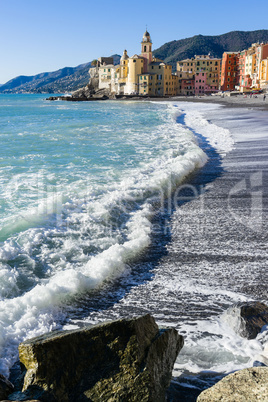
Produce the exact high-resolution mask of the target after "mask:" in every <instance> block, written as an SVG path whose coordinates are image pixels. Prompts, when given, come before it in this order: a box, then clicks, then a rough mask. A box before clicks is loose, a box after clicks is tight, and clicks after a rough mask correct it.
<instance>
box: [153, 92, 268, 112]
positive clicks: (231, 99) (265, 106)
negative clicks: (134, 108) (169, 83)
mask: <svg viewBox="0 0 268 402" xmlns="http://www.w3.org/2000/svg"><path fill="white" fill-rule="evenodd" d="M146 100H150V99H149V98H148V99H146ZM152 100H153V101H154V102H159V101H161V102H163V101H166V102H193V103H213V104H220V105H223V106H225V107H229V108H234V107H235V108H248V109H255V108H257V109H260V110H265V111H268V97H267V99H266V100H263V94H262V95H256V96H255V95H254V96H253V97H252V98H250V97H249V95H247V97H245V96H244V95H237V96H224V98H223V97H221V96H219V95H213V96H212V95H211V96H202V97H197V96H174V97H172V98H153V99H152Z"/></svg>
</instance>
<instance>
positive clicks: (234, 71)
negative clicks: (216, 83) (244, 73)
mask: <svg viewBox="0 0 268 402" xmlns="http://www.w3.org/2000/svg"><path fill="white" fill-rule="evenodd" d="M238 66H239V52H224V53H223V56H222V66H221V81H220V88H221V90H222V91H233V90H234V89H235V87H236V86H237V85H239V78H238Z"/></svg>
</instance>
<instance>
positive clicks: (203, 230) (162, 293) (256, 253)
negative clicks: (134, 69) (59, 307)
mask: <svg viewBox="0 0 268 402" xmlns="http://www.w3.org/2000/svg"><path fill="white" fill-rule="evenodd" d="M154 100H155V99H154ZM163 100H164V101H165V102H166V101H167V99H163ZM204 100H206V98H204ZM172 101H173V103H176V101H175V102H174V99H172ZM181 101H182V103H184V102H185V99H184V98H183V99H181ZM200 102H203V103H209V102H204V101H203V99H202V100H201V101H200ZM192 103H194V102H192ZM215 104H219V102H215ZM110 105H112V102H111V103H110ZM110 105H107V106H108V107H110ZM185 105H186V103H184V105H182V108H186V106H185ZM228 105H229V104H228ZM101 106H102V105H101ZM114 106H115V104H113V106H112V107H114ZM123 106H124V105H123ZM127 106H128V105H127ZM132 106H137V105H132ZM144 106H145V109H146V105H144ZM159 106H160V105H159ZM178 106H179V108H180V104H179V102H178ZM141 107H142V106H141ZM79 108H80V107H79ZM203 108H204V106H203ZM200 109H202V107H200ZM208 109H210V111H209V113H208V114H207V115H206V119H207V121H208V122H211V121H212V122H216V124H217V121H218V122H219V123H220V124H221V123H222V124H224V125H226V124H227V126H228V124H229V123H230V127H233V125H234V122H235V125H236V126H237V127H236V133H235V134H234V135H235V137H236V140H237V141H236V144H235V148H234V149H233V151H231V152H230V153H227V155H226V156H224V155H221V154H219V153H217V152H216V151H215V149H213V147H212V146H211V144H209V143H208V141H207V139H206V138H205V137H202V135H199V136H198V133H195V134H197V138H198V140H199V144H200V146H201V148H202V149H206V150H207V152H209V153H210V154H209V157H210V160H209V163H208V164H207V165H206V166H205V167H203V168H202V169H201V170H200V171H198V172H195V173H194V174H193V175H191V177H189V181H188V180H187V184H186V185H185V188H186V190H187V189H188V190H189V189H190V190H191V189H198V190H199V191H197V192H196V195H197V196H196V197H192V194H191V193H190V194H186V199H187V200H186V201H185V202H182V203H181V204H180V205H179V204H178V206H179V208H176V206H175V212H174V214H171V216H170V217H169V218H170V220H169V222H170V225H169V228H170V230H169V231H168V232H164V231H163V233H160V235H159V237H158V238H155V239H154V240H155V243H154V245H153V246H154V249H153V250H152V251H154V254H153V253H151V254H148V253H147V251H146V252H145V253H144V254H143V257H144V261H141V262H140V261H139V262H138V263H137V265H135V262H134V263H133V265H131V268H133V270H132V273H131V274H130V275H128V276H126V277H125V279H124V278H120V279H119V280H118V282H121V285H122V289H123V290H124V291H123V292H120V289H119V291H118V295H114V294H112V295H109V296H108V297H107V294H105V293H109V292H108V291H107V292H106V291H105V288H104V291H102V292H100V294H99V300H98V301H99V303H98V304H97V303H94V300H93V299H94V292H93V297H92V299H91V300H90V303H89V302H88V300H85V305H86V308H88V311H90V310H91V308H92V310H91V311H90V313H89V315H90V318H92V320H93V321H94V319H95V320H96V321H97V320H103V318H104V320H105V319H109V314H111V315H112V314H115V315H116V314H119V315H120V316H130V315H132V316H133V315H136V314H139V313H141V314H142V313H146V312H147V311H148V312H151V313H152V314H154V316H156V318H157V321H158V323H160V324H162V325H164V324H166V325H169V326H172V327H175V328H177V329H178V330H179V332H180V330H182V332H183V331H184V332H186V331H187V336H186V339H187V345H186V350H184V351H183V352H182V354H181V356H179V360H178V361H177V364H176V366H175V370H174V382H173V384H172V387H173V391H172V398H173V396H174V395H176V394H177V392H178V394H180V393H182V394H183V395H184V393H185V386H184V385H185V383H187V382H188V384H192V389H191V390H190V391H189V390H188V392H189V394H190V395H191V397H192V393H193V388H195V386H197V387H202V380H204V381H203V383H204V382H206V387H207V383H208V382H209V381H208V380H207V377H206V375H207V374H204V373H202V372H201V373H196V372H191V367H190V364H189V362H190V363H195V362H196V360H195V359H197V365H199V363H200V364H201V368H203V367H204V371H205V370H210V381H212V382H213V380H215V378H214V376H216V379H219V376H222V375H224V374H222V373H226V372H227V371H228V370H229V371H231V370H232V369H233V368H232V367H231V366H230V365H229V366H228V364H227V365H226V367H224V364H223V363H222V362H221V365H220V367H219V362H218V361H216V363H215V365H214V366H213V364H210V365H209V364H208V365H207V367H206V366H205V365H204V366H202V364H203V363H204V362H202V359H201V362H200V361H198V356H201V357H202V356H204V355H205V354H208V355H209V354H210V351H212V352H211V355H213V354H214V351H215V349H216V347H218V346H219V350H218V351H217V353H218V354H219V355H221V354H224V353H225V350H224V346H223V345H224V342H227V341H228V342H230V343H231V345H228V348H229V350H231V352H230V353H234V355H235V356H236V353H237V355H238V360H239V358H240V356H239V351H238V352H236V351H235V347H234V346H236V342H237V343H238V342H240V343H242V345H243V346H244V347H242V348H241V350H243V349H245V353H244V354H243V353H242V358H243V359H244V360H245V359H246V357H247V353H248V342H247V341H245V342H244V341H243V340H242V341H240V339H238V338H235V342H233V338H231V337H232V336H233V335H232V333H231V332H228V331H229V330H228V328H230V322H228V323H227V324H226V326H224V325H225V324H223V322H222V319H221V315H222V314H223V313H226V312H227V309H228V308H229V307H230V306H232V305H233V303H235V302H237V301H239V300H248V299H259V298H261V299H262V300H264V301H265V298H266V293H265V292H266V283H267V273H266V266H267V260H268V258H267V256H266V254H265V250H266V248H265V244H267V234H266V233H267V230H266V226H265V225H266V222H265V219H264V218H265V215H266V213H267V205H266V204H265V202H267V201H266V200H267V177H266V172H267V159H268V158H267V154H268V150H267V146H266V143H267V138H268V135H266V136H262V135H261V129H260V130H259V129H257V128H258V127H256V126H257V123H258V117H260V116H261V115H263V116H267V114H266V113H263V112H262V111H260V110H261V109H260V108H258V110H257V109H256V108H255V109H254V110H252V111H250V110H246V109H245V108H240V109H238V108H235V109H234V110H233V111H232V108H231V107H230V106H228V108H226V109H225V110H224V113H222V111H223V108H222V107H221V106H218V107H215V108H214V107H213V106H212V107H211V108H210V107H209V108H208ZM247 109H248V108H247ZM211 110H212V113H211ZM217 110H218V111H219V110H221V116H220V119H221V120H219V114H220V113H218V112H217ZM241 110H242V111H241ZM214 111H215V113H214ZM217 113H218V116H217ZM217 119H218V120H217ZM254 119H255V121H254ZM243 120H245V121H246V123H248V126H247V124H246V125H244V126H243V125H242V129H241V127H238V126H239V122H240V121H243ZM266 121H267V119H266ZM177 123H179V124H181V123H182V120H181V119H177ZM186 123H187V122H186ZM220 124H219V125H220ZM267 126H268V125H266V126H265V124H264V127H263V128H264V129H265V130H266V134H267ZM245 128H246V129H247V130H246V131H247V132H246V133H244V132H243V131H245ZM170 131H172V129H171V130H170ZM192 131H193V130H192ZM254 135H255V136H256V137H255V138H254ZM148 138H149V140H150V141H151V139H150V136H148ZM256 173H258V174H257V175H256ZM259 173H261V174H259ZM244 181H245V183H246V188H244V189H242V190H243V191H244V192H242V194H240V193H239V191H238V193H236V192H234V191H233V190H235V189H236V186H237V185H238V184H239V183H240V188H241V183H242V184H243V183H244ZM243 185H244V184H243ZM251 185H252V191H251V188H249V187H250V186H251ZM182 187H183V186H182ZM260 189H261V191H262V194H261V198H262V201H263V205H262V207H263V209H262V214H263V215H262V219H264V222H263V224H264V226H263V227H261V229H260V227H259V226H258V224H259V222H258V214H257V212H258V211H257V210H256V208H255V209H254V208H253V215H252V214H251V212H252V210H251V200H253V201H254V202H255V201H257V200H258V197H257V195H258V194H259V193H258V192H259V191H260ZM175 194H176V195H181V194H180V192H179V191H175ZM187 197H188V198H187ZM182 199H183V196H182ZM174 200H175V198H174ZM253 206H254V204H253ZM256 206H257V207H258V206H260V204H258V203H257V205H256ZM241 215H242V218H243V219H242V221H241V219H240V218H241ZM165 218H166V216H165V217H163V219H162V221H161V222H160V220H159V222H158V221H156V228H160V226H161V228H160V229H165V228H166V227H167V226H165V225H166V222H164V219H165ZM169 218H168V219H169ZM250 218H252V219H251V220H250ZM253 218H254V219H253ZM256 219H257V221H256V222H255V223H257V228H255V229H254V220H256ZM153 223H154V222H153ZM252 226H253V227H252ZM263 230H265V232H264V233H263ZM163 236H166V237H167V238H166V241H163ZM155 237H157V236H155ZM161 248H162V250H161ZM157 253H158V254H157ZM154 259H155V260H154ZM137 266H139V268H137ZM133 271H136V272H134V273H133ZM135 273H136V277H135ZM114 289H115V290H116V291H117V290H118V288H117V287H116V283H115V284H114ZM95 293H97V292H95ZM109 298H110V299H109ZM95 300H96V299H95ZM81 306H82V307H84V306H83V301H82V302H81ZM81 306H80V307H81ZM80 310H81V309H80ZM91 312H93V314H91ZM76 314H78V317H77V318H78V322H79V323H80V322H81V326H83V324H84V322H83V319H81V316H79V308H78V309H77V312H76ZM229 318H230V317H229ZM229 318H228V314H227V321H228V319H229ZM74 322H75V320H74ZM217 325H218V327H217ZM226 332H227V337H226ZM211 335H212V336H211ZM191 336H192V338H191ZM228 336H229V338H228ZM210 337H211V339H210ZM213 338H215V339H216V341H217V342H216V341H214V340H213ZM206 342H210V343H209V344H207V343H206ZM213 342H214V343H213ZM232 342H233V343H232ZM216 343H217V344H216ZM229 346H230V347H229ZM228 348H227V349H228ZM252 349H254V348H252ZM189 350H190V353H189ZM191 350H192V355H191ZM217 353H215V355H217ZM250 353H251V352H250ZM249 356H250V358H251V357H252V354H251V355H250V354H249ZM256 356H257V355H256V353H255V357H256ZM227 357H228V356H227ZM191 359H192V361H191ZM243 359H242V360H243ZM244 360H243V364H245V362H244ZM205 363H211V362H210V361H209V362H206V361H205ZM212 363H213V362H212ZM227 363H230V362H229V361H227ZM217 365H218V366H217ZM215 367H216V369H215ZM200 370H201V369H200ZM216 370H218V373H216V374H215V372H216ZM182 371H183V374H181V373H182ZM187 371H188V374H187ZM213 371H214V373H213ZM189 373H190V374H189ZM207 376H208V375H207ZM200 383H201V385H200ZM178 384H179V385H178ZM181 384H182V388H184V389H183V390H182V391H181V390H178V388H179V387H180V386H181ZM186 388H187V386H186ZM189 388H191V385H190V386H189ZM186 391H187V390H186ZM174 398H175V397H174ZM171 400H172V399H170V401H171ZM173 400H176V399H173ZM187 400H189V401H190V400H191V399H190V396H189V399H187Z"/></svg>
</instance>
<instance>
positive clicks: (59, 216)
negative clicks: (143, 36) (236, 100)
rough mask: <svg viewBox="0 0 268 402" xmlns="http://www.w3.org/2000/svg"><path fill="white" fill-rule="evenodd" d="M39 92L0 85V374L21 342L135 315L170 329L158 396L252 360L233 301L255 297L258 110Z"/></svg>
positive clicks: (258, 284)
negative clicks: (174, 350)
mask: <svg viewBox="0 0 268 402" xmlns="http://www.w3.org/2000/svg"><path fill="white" fill-rule="evenodd" d="M45 98H46V96H45V95H44V94H37V95H29V94H25V95H24V94H18V95H15V94H14V95H0V151H1V152H0V189H1V191H0V373H1V374H3V375H5V376H7V377H8V376H9V375H11V376H12V373H13V375H14V373H16V370H17V369H18V345H19V343H20V342H22V341H23V340H25V339H27V338H31V337H34V336H37V335H41V334H43V333H45V332H48V331H53V330H56V329H64V330H66V329H67V330H68V329H74V328H81V327H83V326H85V325H93V324H97V323H99V322H103V321H106V320H110V319H118V318H122V317H133V316H137V315H141V314H147V313H150V314H152V315H153V316H154V317H155V319H156V322H157V324H158V325H159V326H165V327H167V326H169V327H174V328H176V329H177V330H178V331H179V333H180V334H182V335H183V336H184V338H185V346H184V347H183V349H182V351H181V352H180V354H179V356H178V358H177V360H176V363H175V366H174V371H173V378H172V382H171V387H170V390H169V392H168V398H169V400H170V401H176V400H179V398H181V399H180V400H185V401H190V400H195V399H194V398H195V396H196V395H197V394H198V393H199V392H201V390H202V389H205V388H207V387H208V386H210V385H212V384H213V383H214V382H216V381H217V380H219V379H220V378H222V377H223V376H224V375H226V374H228V373H230V372H232V371H235V370H238V369H241V368H245V367H251V366H253V365H256V364H257V365H258V364H259V365H262V364H265V363H263V362H265V357H263V356H264V355H265V348H266V345H267V342H268V330H267V329H265V328H264V329H263V331H262V332H261V333H260V334H259V335H258V337H257V338H256V339H254V340H247V339H245V338H242V337H241V336H240V335H239V325H240V324H239V320H238V309H237V307H236V305H237V303H239V302H246V301H249V300H259V301H266V302H267V289H266V285H265V283H267V273H266V271H267V268H266V267H267V231H266V229H265V228H264V223H263V218H264V215H263V213H264V208H263V207H262V205H260V204H259V203H258V200H259V199H260V194H262V190H261V184H262V180H263V178H264V168H267V163H266V162H265V160H266V161H267V159H266V157H267V152H266V151H264V147H263V145H264V144H267V136H268V129H267V122H268V118H267V112H262V111H254V110H248V109H243V110H242V109H237V108H236V109H227V108H224V107H223V106H221V105H217V104H209V103H207V104H206V103H191V102H175V101H174V102H166V101H163V102H156V101H130V100H128V101H123V100H121V101H112V100H111V101H94V102H67V101H53V102H51V101H48V100H46V99H45ZM253 132H254V133H255V135H256V137H255V139H254V138H252V137H253V135H252V133H253ZM264 140H265V141H266V142H265V141H264ZM254 141H255V142H254ZM266 149H267V147H266ZM254 150H255V151H254ZM260 150H261V151H260ZM257 151H258V152H257ZM254 152H255V153H254ZM265 152H266V153H265ZM250 153H251V155H255V159H254V161H258V164H259V165H258V166H257V165H256V164H255V165H254V164H253V165H252V163H253V162H252V161H250V162H249V163H248V158H249V154H250ZM262 161H263V162H262ZM262 163H263V164H262ZM246 166H251V168H250V169H246V168H245V167H246ZM241 172H242V173H241ZM243 180H244V181H243ZM250 180H251V181H254V183H257V184H256V185H258V188H257V190H255V192H253V193H252V192H251V193H250V194H251V196H252V197H253V201H254V203H253V206H254V208H253V212H252V208H251V209H247V211H246V212H245V211H244V210H243V208H248V207H247V205H248V204H247V202H249V197H248V193H247V194H246V195H245V196H243V197H242V199H241V197H240V198H239V197H238V196H239V194H240V192H241V191H242V192H243V189H244V190H245V191H246V190H247V183H248V182H250ZM243 186H244V187H243ZM227 188H228V189H227ZM223 189H226V192H224V194H227V190H228V196H226V197H225V195H223ZM252 194H253V195H252ZM254 197H255V198H254ZM258 197H259V198H258ZM225 198H226V199H227V200H228V218H226V213H225V212H224V211H225V209H224V208H223V201H222V200H223V199H225ZM239 200H240V201H241V203H239ZM245 205H246V207H245ZM250 205H251V204H250ZM245 214H246V215H245ZM249 271H250V273H249ZM266 352H267V350H266ZM183 398H184V399H183ZM191 398H192V399H191Z"/></svg>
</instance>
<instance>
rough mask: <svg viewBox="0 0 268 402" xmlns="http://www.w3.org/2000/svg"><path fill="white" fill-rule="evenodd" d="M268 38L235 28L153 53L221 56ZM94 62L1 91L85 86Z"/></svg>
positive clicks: (168, 58)
mask: <svg viewBox="0 0 268 402" xmlns="http://www.w3.org/2000/svg"><path fill="white" fill-rule="evenodd" d="M256 42H268V30H267V29H262V30H259V31H249V32H244V31H233V32H229V33H226V34H223V35H218V36H203V35H196V36H193V37H191V38H186V39H180V40H174V41H172V42H168V43H165V44H164V45H163V46H161V47H160V48H158V49H156V50H155V51H154V52H153V53H154V55H155V56H156V57H157V58H159V59H161V60H164V61H165V62H166V63H169V64H171V65H172V67H173V69H174V70H175V69H176V62H177V61H179V60H183V59H186V58H191V57H194V55H196V54H208V53H210V54H211V55H212V56H214V57H219V58H220V57H222V54H223V52H225V51H241V50H244V49H247V48H248V47H249V46H250V45H251V44H252V43H256ZM112 57H114V63H115V64H118V63H119V61H120V56H119V55H113V56H112ZM90 66H91V63H85V64H80V65H79V66H77V67H65V68H62V69H60V70H57V71H53V72H50V73H41V74H37V75H34V76H31V77H27V76H19V77H16V78H14V79H12V80H10V81H8V82H7V83H6V84H4V85H2V86H1V85H0V93H25V92H26V93H66V92H72V91H75V90H77V89H78V88H81V87H83V86H85V85H86V84H87V83H88V81H89V74H88V69H89V68H90Z"/></svg>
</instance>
